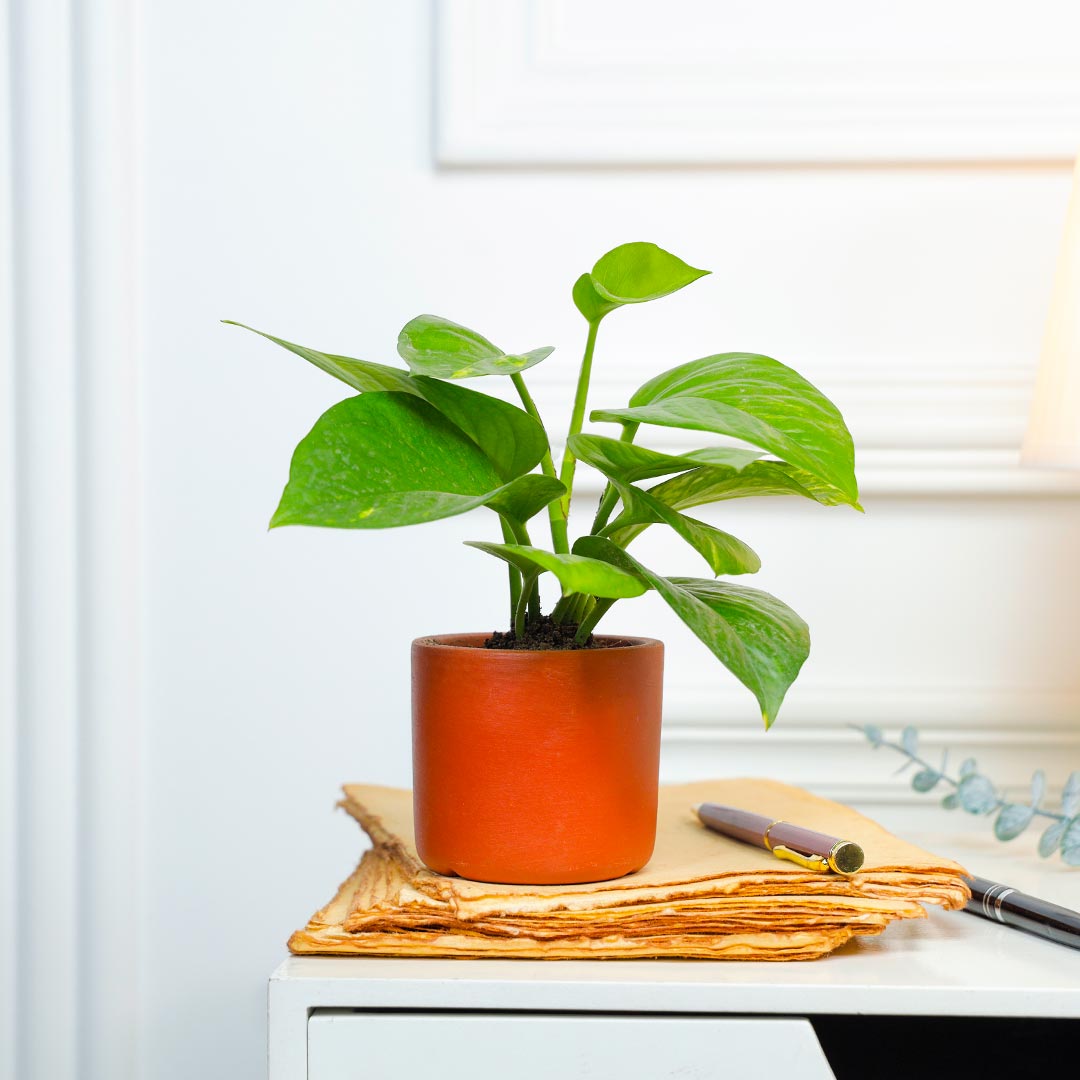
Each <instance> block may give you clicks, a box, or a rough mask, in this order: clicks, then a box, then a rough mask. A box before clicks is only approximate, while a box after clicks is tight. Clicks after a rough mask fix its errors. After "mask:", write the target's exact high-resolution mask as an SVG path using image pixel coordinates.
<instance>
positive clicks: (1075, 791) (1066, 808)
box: [1061, 769, 1080, 817]
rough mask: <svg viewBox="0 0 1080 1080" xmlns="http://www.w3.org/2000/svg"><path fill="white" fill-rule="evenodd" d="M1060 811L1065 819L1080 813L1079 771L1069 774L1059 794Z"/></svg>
mask: <svg viewBox="0 0 1080 1080" xmlns="http://www.w3.org/2000/svg"><path fill="white" fill-rule="evenodd" d="M1061 810H1062V813H1063V814H1065V816H1066V817H1072V816H1073V815H1074V814H1077V813H1080V769H1078V770H1077V771H1076V772H1071V773H1069V779H1068V780H1066V781H1065V787H1064V788H1063V790H1062V792H1061Z"/></svg>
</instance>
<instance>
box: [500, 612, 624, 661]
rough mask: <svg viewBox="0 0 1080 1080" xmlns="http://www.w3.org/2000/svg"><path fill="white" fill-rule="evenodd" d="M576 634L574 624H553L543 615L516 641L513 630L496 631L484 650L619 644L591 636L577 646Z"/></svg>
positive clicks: (605, 646)
mask: <svg viewBox="0 0 1080 1080" xmlns="http://www.w3.org/2000/svg"><path fill="white" fill-rule="evenodd" d="M576 633H577V624H576V623H564V624H561V625H560V624H559V623H557V622H554V621H553V620H552V618H551V616H550V615H544V616H542V617H541V618H540V619H538V620H537V621H536V622H533V623H530V624H529V626H528V628H527V629H526V631H525V636H524V637H523V638H522V639H521V640H518V637H517V635H516V634H515V633H514V631H513V630H507V631H505V632H504V631H502V630H496V631H495V632H494V633H493V634H492V635H491V637H489V638H488V639H487V641H485V642H484V648H485V649H523V650H524V649H530V650H533V651H539V652H545V651H549V650H552V649H604V648H608V647H609V646H611V645H613V644H619V643H620V642H619V640H618V639H614V640H612V639H610V638H609V639H607V640H599V639H597V638H596V637H594V636H593V635H592V634H590V635H589V639H588V641H586V642H585V644H584V645H579V644H578V643H577V642H576V641H575V640H574V635H575V634H576Z"/></svg>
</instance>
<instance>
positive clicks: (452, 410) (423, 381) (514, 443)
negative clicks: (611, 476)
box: [411, 375, 548, 480]
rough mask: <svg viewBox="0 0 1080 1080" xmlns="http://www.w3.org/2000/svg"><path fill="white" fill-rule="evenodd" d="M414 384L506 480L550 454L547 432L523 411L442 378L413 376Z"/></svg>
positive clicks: (525, 470) (525, 471)
mask: <svg viewBox="0 0 1080 1080" xmlns="http://www.w3.org/2000/svg"><path fill="white" fill-rule="evenodd" d="M411 381H412V383H413V385H414V386H415V387H416V388H417V389H418V390H419V391H420V393H421V394H422V395H423V397H424V400H425V401H427V402H428V403H429V404H430V405H433V406H434V407H435V408H436V409H438V410H439V412H441V413H442V414H443V416H445V417H446V418H447V419H448V420H449V421H450V422H451V423H452V424H455V425H456V426H457V427H459V428H460V429H461V430H462V431H463V432H464V433H465V434H466V435H468V437H469V438H470V439H472V441H473V442H474V443H476V445H477V446H479V447H480V449H481V450H483V452H484V453H485V454H486V455H487V456H488V458H489V459H490V460H491V461H492V463H493V464H494V465H495V468H496V469H497V470H498V471H499V474H500V476H502V478H503V479H504V480H512V479H513V478H514V477H515V476H521V475H522V474H523V473H527V472H529V471H530V470H531V469H534V468H535V467H536V466H537V465H538V464H539V462H540V459H541V458H542V457H543V456H544V454H545V453H546V452H547V448H548V442H547V435H545V434H544V429H543V428H542V427H541V426H540V425H539V424H538V423H537V422H536V421H535V420H534V419H533V418H532V417H531V416H530V415H529V414H528V413H527V412H525V411H524V410H523V409H519V408H517V406H515V405H511V404H509V403H508V402H505V401H500V400H499V399H498V398H493V397H489V396H488V395H487V394H481V393H479V392H478V391H476V390H470V389H469V388H468V387H465V386H455V385H454V384H453V383H447V382H442V381H441V380H439V379H429V378H427V377H426V376H423V375H414V376H412V379H411Z"/></svg>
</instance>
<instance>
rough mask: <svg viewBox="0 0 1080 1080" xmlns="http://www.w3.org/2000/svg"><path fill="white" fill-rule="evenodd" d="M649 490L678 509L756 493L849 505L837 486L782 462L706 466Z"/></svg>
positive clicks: (827, 503)
mask: <svg viewBox="0 0 1080 1080" xmlns="http://www.w3.org/2000/svg"><path fill="white" fill-rule="evenodd" d="M649 490H650V491H651V492H652V494H653V495H655V496H656V497H657V498H658V499H663V501H664V502H666V503H667V504H668V506H673V507H675V508H676V509H678V510H686V509H689V508H690V507H692V506H703V505H705V504H707V503H715V502H721V501H723V500H724V499H744V498H748V497H751V496H757V495H798V496H800V497H801V498H804V499H813V500H814V501H815V502H817V503H821V504H822V505H823V506H836V505H838V504H840V503H843V504H845V505H847V499H845V498H844V497H843V496H841V495H840V494H839V492H837V490H836V489H835V488H834V487H832V486H831V485H828V484H823V483H822V482H821V481H820V480H818V479H817V477H815V476H812V475H811V474H810V473H808V472H805V471H804V470H802V469H796V468H795V467H794V466H793V465H788V464H787V463H786V462H783V461H755V462H752V463H751V464H749V465H746V466H745V467H743V468H741V469H733V468H724V467H720V466H705V467H703V468H699V469H694V470H692V471H691V472H685V473H682V474H681V475H680V476H673V477H672V478H671V479H670V480H665V481H664V482H663V483H661V484H657V485H656V486H655V487H653V488H650V489H649Z"/></svg>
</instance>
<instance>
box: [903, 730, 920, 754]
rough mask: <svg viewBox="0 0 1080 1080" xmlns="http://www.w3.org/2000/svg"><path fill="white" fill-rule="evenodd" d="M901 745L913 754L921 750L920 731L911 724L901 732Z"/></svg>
mask: <svg viewBox="0 0 1080 1080" xmlns="http://www.w3.org/2000/svg"><path fill="white" fill-rule="evenodd" d="M900 745H901V746H902V747H903V748H904V750H905V751H906V752H907V753H909V754H911V755H912V756H914V755H915V754H917V753H918V752H919V733H918V732H917V731H916V730H915V728H913V727H912V726H911V725H910V724H908V726H907V727H906V728H904V730H903V731H901V732H900Z"/></svg>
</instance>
